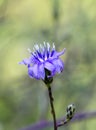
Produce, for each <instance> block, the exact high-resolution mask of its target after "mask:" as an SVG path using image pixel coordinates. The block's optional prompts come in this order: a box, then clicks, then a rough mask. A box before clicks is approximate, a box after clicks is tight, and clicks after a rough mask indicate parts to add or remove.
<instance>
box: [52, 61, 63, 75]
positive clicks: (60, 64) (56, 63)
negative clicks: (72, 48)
mask: <svg viewBox="0 0 96 130" xmlns="http://www.w3.org/2000/svg"><path fill="white" fill-rule="evenodd" d="M52 63H53V65H54V66H55V68H56V72H57V73H60V72H62V71H63V69H64V63H63V62H62V60H60V59H55V60H53V61H52Z"/></svg>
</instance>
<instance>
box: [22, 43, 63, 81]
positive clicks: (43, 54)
mask: <svg viewBox="0 0 96 130" xmlns="http://www.w3.org/2000/svg"><path fill="white" fill-rule="evenodd" d="M33 50H34V51H33V52H32V51H31V50H30V49H28V51H29V52H30V54H31V56H30V57H29V58H27V59H24V60H23V61H22V62H20V64H24V65H27V67H28V75H29V76H30V77H31V78H35V79H42V80H43V81H44V82H45V83H46V82H52V79H53V76H54V75H55V74H56V73H61V72H62V71H63V69H64V63H63V62H62V60H61V59H60V58H59V56H61V55H63V54H64V52H65V48H64V49H63V51H61V52H57V51H56V50H55V45H54V44H53V47H52V49H51V47H50V44H49V43H44V44H43V45H41V44H40V45H37V44H36V45H34V47H33Z"/></svg>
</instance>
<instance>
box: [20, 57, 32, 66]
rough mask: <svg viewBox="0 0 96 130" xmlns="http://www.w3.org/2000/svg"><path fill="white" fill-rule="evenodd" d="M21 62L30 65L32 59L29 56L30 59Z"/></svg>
mask: <svg viewBox="0 0 96 130" xmlns="http://www.w3.org/2000/svg"><path fill="white" fill-rule="evenodd" d="M19 64H24V65H29V64H31V61H30V59H29V58H28V59H27V58H26V59H24V60H23V61H21V62H19Z"/></svg>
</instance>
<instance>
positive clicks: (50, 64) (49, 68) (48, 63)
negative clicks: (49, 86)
mask: <svg viewBox="0 0 96 130" xmlns="http://www.w3.org/2000/svg"><path fill="white" fill-rule="evenodd" d="M44 67H45V68H46V69H47V70H49V71H51V73H52V72H53V71H54V70H55V66H54V65H53V64H52V63H50V62H48V61H46V62H45V64H44Z"/></svg>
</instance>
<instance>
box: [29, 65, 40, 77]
mask: <svg viewBox="0 0 96 130" xmlns="http://www.w3.org/2000/svg"><path fill="white" fill-rule="evenodd" d="M38 68H39V67H38V64H35V65H33V66H31V67H28V74H29V76H30V77H31V78H36V79H40V76H39V69H38Z"/></svg>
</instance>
